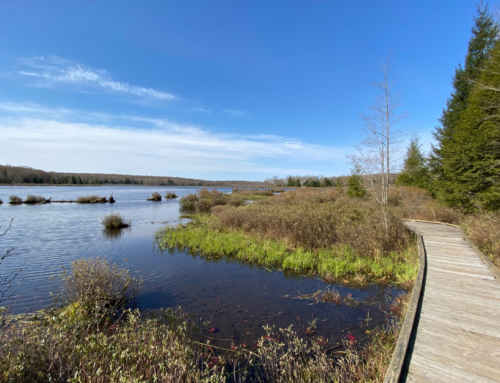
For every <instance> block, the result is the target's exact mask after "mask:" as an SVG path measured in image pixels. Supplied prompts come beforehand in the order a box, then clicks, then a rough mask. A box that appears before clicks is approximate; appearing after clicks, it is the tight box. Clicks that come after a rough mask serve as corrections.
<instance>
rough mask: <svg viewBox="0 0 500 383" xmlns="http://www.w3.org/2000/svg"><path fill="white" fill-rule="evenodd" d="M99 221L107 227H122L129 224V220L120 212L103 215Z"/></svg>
mask: <svg viewBox="0 0 500 383" xmlns="http://www.w3.org/2000/svg"><path fill="white" fill-rule="evenodd" d="M101 223H102V224H103V225H104V226H106V228H109V229H122V228H124V227H129V226H130V220H128V221H127V220H126V219H125V218H124V217H123V216H122V215H121V214H120V213H113V214H109V215H106V216H104V217H103V218H102V220H101Z"/></svg>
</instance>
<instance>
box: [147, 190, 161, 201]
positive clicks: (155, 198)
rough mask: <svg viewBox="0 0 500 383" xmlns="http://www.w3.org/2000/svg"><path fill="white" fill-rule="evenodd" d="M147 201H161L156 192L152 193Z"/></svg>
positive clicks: (159, 195)
mask: <svg viewBox="0 0 500 383" xmlns="http://www.w3.org/2000/svg"><path fill="white" fill-rule="evenodd" d="M147 201H161V194H160V193H158V192H154V193H153V194H151V197H149V198H148V199H147Z"/></svg>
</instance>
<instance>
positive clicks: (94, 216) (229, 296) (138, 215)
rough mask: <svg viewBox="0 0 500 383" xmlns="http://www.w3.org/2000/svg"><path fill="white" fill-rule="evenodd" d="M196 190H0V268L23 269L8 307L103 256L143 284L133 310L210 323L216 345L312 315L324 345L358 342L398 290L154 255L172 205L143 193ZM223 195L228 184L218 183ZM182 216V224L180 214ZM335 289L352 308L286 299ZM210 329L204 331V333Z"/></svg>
mask: <svg viewBox="0 0 500 383" xmlns="http://www.w3.org/2000/svg"><path fill="white" fill-rule="evenodd" d="M197 190H199V188H194V187H172V186H170V187H167V186H158V187H155V186H71V187H70V186H0V198H1V199H2V200H3V201H4V203H3V204H2V205H0V226H2V231H1V232H3V229H5V228H6V227H7V226H8V224H9V222H10V220H11V218H14V221H13V224H12V227H11V229H10V230H9V232H8V233H7V234H6V235H5V236H3V237H0V254H3V252H4V251H5V250H7V249H10V248H13V247H14V248H15V251H14V253H13V255H12V256H11V257H10V258H8V259H7V260H5V261H4V263H3V264H2V265H1V268H2V269H1V270H0V274H3V275H5V274H6V273H9V272H11V271H13V270H16V269H18V268H21V269H22V272H21V276H20V277H19V278H17V280H19V281H21V284H20V285H19V286H18V287H17V290H16V299H15V301H14V302H13V303H12V309H13V311H14V313H23V312H27V311H33V310H38V309H42V308H46V307H48V306H50V305H51V304H53V299H52V298H51V296H50V292H52V293H58V292H59V291H60V283H59V282H58V281H57V280H54V279H51V278H50V277H51V276H57V275H58V274H60V272H61V266H63V267H69V266H70V265H71V262H72V261H73V260H76V259H80V258H87V257H96V256H100V257H106V258H107V259H109V260H111V261H112V262H115V263H117V264H118V265H119V266H121V267H124V268H127V269H129V270H130V272H131V274H132V275H134V276H138V277H140V278H142V279H143V280H144V284H143V286H142V288H141V291H140V294H139V296H138V297H137V305H138V307H139V308H140V309H141V310H147V309H151V310H159V309H162V308H168V307H171V308H177V307H181V308H182V309H183V310H184V311H185V312H189V313H192V314H193V318H192V320H193V321H194V322H196V323H199V324H201V323H203V322H204V321H210V326H209V328H213V329H215V332H209V331H208V329H209V328H207V327H206V328H203V329H202V330H201V332H200V338H205V337H211V338H214V340H215V341H216V343H215V344H220V345H222V346H226V347H227V346H229V345H230V343H231V342H235V343H237V344H240V343H245V344H248V345H252V344H253V343H254V342H255V340H256V339H257V338H258V337H260V336H261V335H263V334H264V330H263V326H265V325H271V326H275V327H276V328H283V327H288V326H290V325H293V329H295V330H296V331H298V332H299V333H302V334H304V336H307V335H306V334H305V331H306V329H307V327H309V322H311V321H313V320H316V325H317V333H316V334H314V336H315V337H322V338H323V339H324V340H325V341H326V342H327V345H336V344H338V343H339V342H341V341H342V339H343V338H344V337H345V336H346V335H352V336H354V337H355V338H356V339H359V340H363V339H365V338H367V335H365V334H366V331H367V330H370V329H373V328H374V327H376V326H378V325H382V324H384V323H385V322H386V320H387V317H388V314H387V310H388V306H389V305H390V302H391V300H392V299H393V298H394V297H395V296H397V295H399V294H400V293H401V292H402V291H401V290H398V289H396V288H393V287H387V286H384V285H382V286H379V285H370V286H368V287H366V288H363V289H358V288H350V287H345V286H336V285H331V284H327V283H325V282H323V281H322V280H321V279H319V278H316V277H314V276H300V275H296V274H287V273H284V272H282V271H280V270H274V269H270V268H267V269H266V268H264V267H258V266H256V265H251V264H247V263H242V262H237V261H230V260H225V259H220V258H212V259H202V258H200V256H199V254H196V253H192V252H189V251H187V250H176V249H173V250H170V251H166V252H159V251H158V250H157V248H156V247H155V242H154V234H155V232H156V231H157V230H158V229H159V228H161V227H163V226H165V225H177V224H179V223H180V222H182V220H181V219H180V218H179V217H180V212H179V202H178V199H176V200H165V199H164V200H162V201H161V202H152V201H146V198H148V197H150V196H151V193H152V192H155V191H157V192H159V193H160V194H161V195H162V196H164V195H165V193H166V192H167V191H172V192H174V193H175V194H177V196H179V197H182V196H184V195H187V194H190V193H195V192H196V191H197ZM217 190H220V191H223V192H231V189H217ZM112 193H113V197H114V198H115V200H116V203H114V204H108V203H106V204H76V203H64V204H59V203H56V204H44V205H10V204H9V203H8V200H9V196H10V195H17V196H19V197H21V198H25V197H26V196H27V195H28V194H35V195H42V196H44V197H46V198H49V197H52V200H75V199H76V198H77V197H79V196H85V195H94V194H97V195H99V196H106V197H108V198H109V196H111V194H112ZM116 212H119V213H121V214H122V215H123V216H125V218H127V219H130V220H131V221H132V226H131V227H130V228H127V229H122V230H121V231H113V232H109V231H106V230H105V229H104V228H103V226H102V225H101V218H102V217H103V216H104V215H107V214H110V213H116ZM183 221H184V222H187V220H183ZM328 286H329V288H330V289H333V288H335V289H336V290H337V291H338V292H339V293H340V294H341V295H342V296H348V295H349V294H350V296H352V297H353V298H354V300H355V302H356V304H355V305H346V304H341V305H335V304H333V303H318V302H316V301H315V300H312V299H302V300H297V299H293V297H298V296H302V295H305V294H311V293H314V292H316V291H318V290H321V289H324V288H327V287H328ZM213 329H212V331H213Z"/></svg>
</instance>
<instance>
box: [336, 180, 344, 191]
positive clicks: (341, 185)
mask: <svg viewBox="0 0 500 383" xmlns="http://www.w3.org/2000/svg"><path fill="white" fill-rule="evenodd" d="M336 187H337V191H338V192H339V193H341V194H344V192H345V184H344V181H342V178H338V179H337V186H336Z"/></svg>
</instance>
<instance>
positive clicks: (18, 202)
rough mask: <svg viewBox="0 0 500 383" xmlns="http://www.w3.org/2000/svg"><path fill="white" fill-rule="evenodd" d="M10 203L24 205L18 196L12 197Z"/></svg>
mask: <svg viewBox="0 0 500 383" xmlns="http://www.w3.org/2000/svg"><path fill="white" fill-rule="evenodd" d="M9 203H11V204H13V205H18V204H21V203H23V200H22V198H20V197H18V196H17V195H11V196H10V197H9Z"/></svg>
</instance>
